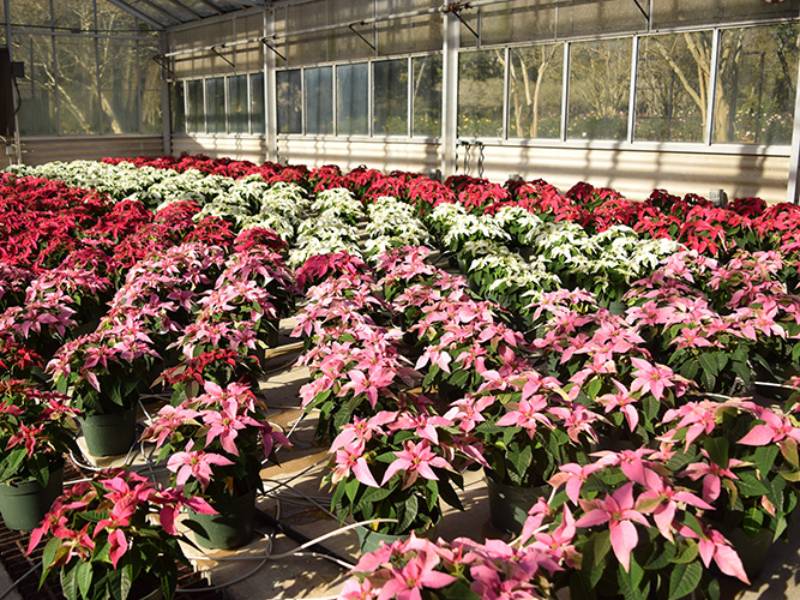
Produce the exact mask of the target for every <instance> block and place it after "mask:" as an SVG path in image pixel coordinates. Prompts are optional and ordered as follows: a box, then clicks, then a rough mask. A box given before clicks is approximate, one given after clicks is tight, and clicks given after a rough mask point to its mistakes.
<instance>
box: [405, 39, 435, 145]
mask: <svg viewBox="0 0 800 600" xmlns="http://www.w3.org/2000/svg"><path fill="white" fill-rule="evenodd" d="M411 69H412V71H413V72H414V81H413V82H412V83H411V85H412V86H413V87H412V88H411V92H412V94H411V100H412V105H413V111H414V122H413V123H412V125H413V128H412V134H413V135H416V136H425V137H431V138H438V137H440V136H441V135H442V55H441V54H431V55H430V56H418V57H415V58H414V59H413V60H412V61H411Z"/></svg>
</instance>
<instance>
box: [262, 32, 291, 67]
mask: <svg viewBox="0 0 800 600" xmlns="http://www.w3.org/2000/svg"><path fill="white" fill-rule="evenodd" d="M261 43H262V44H264V46H266V47H267V48H269V49H270V50H272V52H274V53H275V55H276V56H278V57H279V58H280V59H281V60H282V61H283V62H286V57H285V56H284V55H283V54H281V53H280V52H278V49H277V48H276V47H275V46H273V45H272V44H270V43H269V42H268V41H267V38H265V37H262V38H261Z"/></svg>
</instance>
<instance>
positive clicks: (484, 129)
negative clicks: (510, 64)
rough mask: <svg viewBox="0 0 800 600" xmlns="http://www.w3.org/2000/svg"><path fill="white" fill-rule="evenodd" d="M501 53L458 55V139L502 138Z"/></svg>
mask: <svg viewBox="0 0 800 600" xmlns="http://www.w3.org/2000/svg"><path fill="white" fill-rule="evenodd" d="M503 62H504V56H503V50H502V49H499V50H484V51H480V52H462V53H461V54H459V55H458V135H459V136H462V137H501V136H502V135H503Z"/></svg>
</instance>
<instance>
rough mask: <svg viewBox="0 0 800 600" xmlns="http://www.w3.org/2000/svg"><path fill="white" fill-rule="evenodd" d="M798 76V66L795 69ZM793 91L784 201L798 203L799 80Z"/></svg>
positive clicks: (799, 160)
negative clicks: (790, 139) (790, 149)
mask: <svg viewBox="0 0 800 600" xmlns="http://www.w3.org/2000/svg"><path fill="white" fill-rule="evenodd" d="M797 70H798V74H800V64H798V67H797ZM797 81H798V85H797V86H796V87H795V91H794V125H793V126H792V151H791V154H790V155H789V181H788V182H787V186H786V201H787V202H792V203H793V204H798V203H800V181H798V177H800V79H798V80H797Z"/></svg>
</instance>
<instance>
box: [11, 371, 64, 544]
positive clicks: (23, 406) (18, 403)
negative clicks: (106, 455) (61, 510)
mask: <svg viewBox="0 0 800 600" xmlns="http://www.w3.org/2000/svg"><path fill="white" fill-rule="evenodd" d="M66 400H67V399H66V398H65V397H64V396H62V395H61V394H57V393H53V392H42V391H39V390H37V389H36V388H34V387H32V386H31V385H29V384H27V383H25V382H22V381H13V380H12V381H7V382H4V383H3V385H2V387H1V388H0V448H2V452H0V514H2V516H3V521H4V522H5V524H6V527H8V528H9V529H18V530H24V531H27V530H30V529H33V528H34V527H36V526H37V525H38V524H39V522H40V521H41V520H42V517H43V516H44V515H45V513H46V512H47V511H48V509H49V508H50V505H51V504H52V502H53V500H55V499H56V497H57V496H58V495H59V494H61V488H62V484H63V480H64V471H63V467H64V458H63V455H64V453H66V452H67V451H70V450H74V449H75V442H74V438H73V436H74V431H75V430H76V428H77V426H76V424H75V422H74V419H73V418H74V416H75V415H76V413H77V411H76V410H75V409H73V408H71V407H69V406H67V405H66V404H65V402H66Z"/></svg>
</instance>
